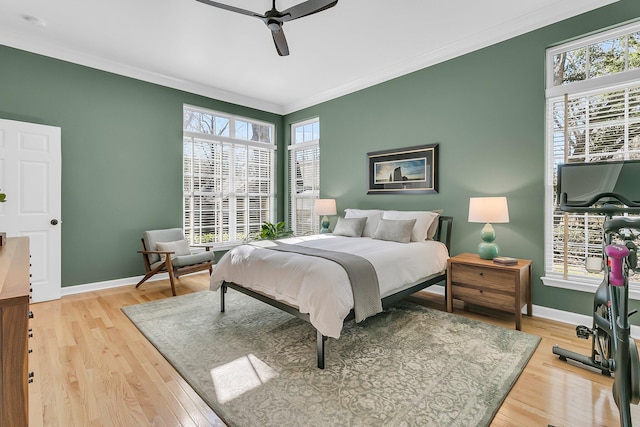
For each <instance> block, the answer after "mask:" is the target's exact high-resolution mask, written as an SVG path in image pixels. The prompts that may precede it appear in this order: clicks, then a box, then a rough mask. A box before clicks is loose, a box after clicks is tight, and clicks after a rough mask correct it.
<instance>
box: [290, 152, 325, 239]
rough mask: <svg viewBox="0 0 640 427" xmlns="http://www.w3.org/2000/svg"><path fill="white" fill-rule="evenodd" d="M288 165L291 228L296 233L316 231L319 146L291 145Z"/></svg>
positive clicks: (317, 220)
mask: <svg viewBox="0 0 640 427" xmlns="http://www.w3.org/2000/svg"><path fill="white" fill-rule="evenodd" d="M289 165H290V172H289V173H290V176H291V198H290V207H289V212H290V224H291V229H292V230H293V231H294V232H295V234H297V235H304V234H313V233H317V232H318V230H319V227H320V224H319V218H318V216H317V215H315V214H314V204H315V200H316V199H317V198H318V197H319V195H320V146H319V145H318V144H314V145H310V146H307V147H292V149H291V150H290V151H289Z"/></svg>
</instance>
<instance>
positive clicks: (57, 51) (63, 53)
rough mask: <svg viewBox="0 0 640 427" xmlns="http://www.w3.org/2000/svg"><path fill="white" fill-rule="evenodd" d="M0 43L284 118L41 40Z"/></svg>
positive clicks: (266, 107) (271, 106) (261, 103)
mask: <svg viewBox="0 0 640 427" xmlns="http://www.w3.org/2000/svg"><path fill="white" fill-rule="evenodd" d="M0 40H2V43H0V44H2V45H5V46H9V47H13V48H15V49H20V50H25V51H27V52H33V53H36V54H39V55H44V56H48V57H50V58H55V59H61V60H63V61H67V62H71V63H73V64H79V65H83V66H85V67H89V68H95V69H96V70H102V71H107V72H109V73H113V74H118V75H120V76H125V77H130V78H133V79H137V80H142V81H145V82H149V83H154V84H157V85H160V86H164V87H169V88H173V89H178V90H182V91H185V92H189V93H194V94H196V95H202V96H206V97H208V98H212V99H217V100H220V101H226V102H230V103H233V104H237V105H243V106H246V107H250V108H255V109H258V110H262V111H266V112H269V113H274V114H280V115H282V114H285V111H284V109H283V107H282V106H281V105H278V104H275V103H273V102H268V101H265V100H263V99H257V98H253V97H250V96H246V95H241V94H238V93H234V92H229V91H227V90H224V89H221V88H217V87H213V86H209V85H203V84H201V83H196V82H192V81H188V80H183V79H181V78H177V77H175V76H170V75H167V74H162V73H158V72H154V71H150V70H146V69H142V68H138V67H133V66H131V65H128V64H125V63H121V62H117V61H111V60H108V59H105V58H102V57H97V56H94V55H90V54H87V53H84V52H79V51H75V50H71V49H68V48H66V47H64V46H59V45H54V44H51V43H46V44H45V43H43V41H42V40H27V39H25V38H24V37H22V36H18V35H15V34H12V33H11V32H9V31H6V30H1V29H0Z"/></svg>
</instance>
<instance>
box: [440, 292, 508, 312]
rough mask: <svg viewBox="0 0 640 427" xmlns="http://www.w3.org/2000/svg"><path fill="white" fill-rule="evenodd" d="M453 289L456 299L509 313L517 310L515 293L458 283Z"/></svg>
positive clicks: (453, 295)
mask: <svg viewBox="0 0 640 427" xmlns="http://www.w3.org/2000/svg"><path fill="white" fill-rule="evenodd" d="M451 289H452V297H453V298H454V299H458V300H462V301H465V302H467V303H469V304H476V305H481V306H483V307H488V308H494V309H496V310H502V311H507V312H509V313H514V312H515V302H516V299H515V296H514V295H506V294H503V293H499V292H492V291H489V290H485V289H476V288H467V287H464V286H456V285H453V286H452V287H451Z"/></svg>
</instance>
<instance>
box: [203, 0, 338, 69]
mask: <svg viewBox="0 0 640 427" xmlns="http://www.w3.org/2000/svg"><path fill="white" fill-rule="evenodd" d="M197 1H199V2H200V3H204V4H208V5H210V6H214V7H219V8H220V9H226V10H230V11H231V12H236V13H241V14H243V15H248V16H254V17H256V18H258V19H260V20H261V21H262V22H264V23H265V24H266V25H267V27H268V28H269V29H270V30H271V35H272V36H273V42H274V43H275V45H276V50H277V51H278V55H280V56H287V55H289V46H288V45H287V39H286V38H285V37H284V32H283V31H282V25H284V23H285V22H288V21H293V20H294V19H298V18H302V17H303V16H308V15H313V14H314V13H317V12H321V11H323V10H325V9H329V8H330V7H333V6H335V5H336V4H337V3H338V0H307V1H305V2H304V3H300V4H297V5H295V6H292V7H290V8H289V9H285V10H283V11H278V10H277V9H276V0H273V7H272V8H271V10H267V11H266V12H265V13H264V14H260V13H256V12H251V11H249V10H245V9H241V8H239V7H235V6H229V5H227V4H224V3H218V2H216V1H210V0H197Z"/></svg>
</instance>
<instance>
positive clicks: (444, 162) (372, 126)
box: [285, 1, 640, 321]
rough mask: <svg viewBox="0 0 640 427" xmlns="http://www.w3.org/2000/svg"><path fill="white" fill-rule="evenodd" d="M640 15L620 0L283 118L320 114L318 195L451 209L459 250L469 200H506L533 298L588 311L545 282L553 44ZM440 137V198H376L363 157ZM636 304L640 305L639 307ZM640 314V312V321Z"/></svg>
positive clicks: (587, 298)
mask: <svg viewBox="0 0 640 427" xmlns="http://www.w3.org/2000/svg"><path fill="white" fill-rule="evenodd" d="M638 17H640V2H638V1H621V2H619V3H616V4H614V5H612V6H607V7H605V8H601V9H599V10H596V11H594V12H590V13H587V14H584V15H581V16H578V17H576V18H573V19H570V20H567V21H564V22H561V23H558V24H554V25H551V26H548V27H545V28H543V29H540V30H537V31H534V32H531V33H528V34H525V35H523V36H520V37H516V38H513V39H510V40H507V41H505V42H503V43H499V44H496V45H493V46H490V47H488V48H485V49H482V50H479V51H476V52H473V53H471V54H467V55H464V56H462V57H459V58H455V59H452V60H450V61H446V62H444V63H441V64H438V65H435V66H432V67H429V68H426V69H423V70H420V71H417V72H414V73H411V74H409V75H406V76H403V77H400V78H397V79H394V80H391V81H388V82H385V83H382V84H379V85H376V86H373V87H370V88H367V89H364V90H361V91H359V92H357V93H353V94H350V95H347V96H344V97H341V98H338V99H334V100H331V101H328V102H325V103H322V104H319V105H316V106H313V107H311V108H307V109H304V110H302V111H298V112H295V113H293V114H289V115H287V116H286V117H285V124H286V125H287V126H289V125H290V124H291V123H295V122H297V121H300V120H304V119H307V118H309V117H313V116H318V117H320V126H321V130H320V133H321V137H320V147H321V148H320V151H321V159H320V164H321V196H322V197H330V198H336V199H337V205H338V210H339V211H340V213H342V212H341V211H342V210H343V209H345V208H348V207H356V208H383V209H400V210H402V209H404V210H409V209H438V208H439V209H444V214H445V215H450V216H453V217H454V218H455V220H454V229H453V244H452V254H454V255H455V254H458V253H461V252H475V251H476V247H477V244H478V242H479V241H480V229H481V228H482V224H473V223H468V222H467V215H468V204H469V197H474V196H493V195H499V196H503V195H504V196H507V199H508V203H509V214H510V222H509V223H508V224H494V228H495V229H496V234H497V242H498V243H499V244H500V247H501V252H502V253H503V254H504V255H507V256H514V257H520V258H525V259H530V260H532V261H533V266H534V268H533V289H532V293H533V303H534V304H537V305H541V306H546V307H551V308H556V309H560V310H567V311H572V312H577V313H583V314H588V313H589V310H590V306H591V304H592V295H591V294H588V293H583V292H575V291H569V290H563V289H558V288H551V287H547V286H545V285H543V284H542V282H541V280H540V277H541V276H543V275H544V249H543V248H544V240H543V237H544V236H543V234H544V170H545V122H544V119H545V94H544V88H545V81H544V72H545V49H546V48H547V47H549V46H551V45H554V44H558V43H560V42H563V41H565V40H567V39H569V38H574V37H577V36H581V35H584V34H585V33H589V32H592V31H596V30H600V29H603V28H605V27H607V26H609V25H614V24H618V23H622V22H626V21H628V20H630V19H632V18H638ZM432 143H438V144H439V149H440V155H439V159H440V174H439V178H440V179H439V187H440V188H439V190H440V191H439V194H433V195H367V194H366V153H367V152H370V151H378V150H385V149H390V148H400V147H408V146H414V145H421V144H432ZM633 304H634V305H635V306H639V305H638V304H637V302H634V303H633ZM636 321H637V320H636Z"/></svg>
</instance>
